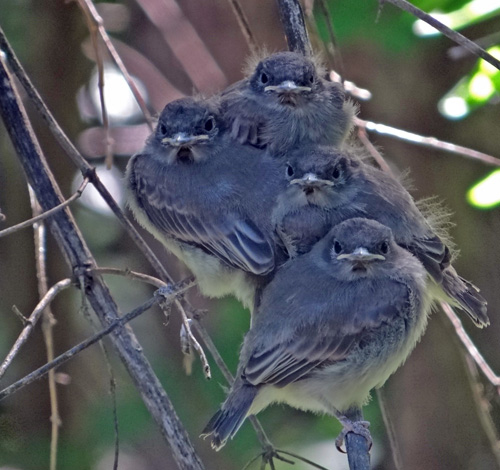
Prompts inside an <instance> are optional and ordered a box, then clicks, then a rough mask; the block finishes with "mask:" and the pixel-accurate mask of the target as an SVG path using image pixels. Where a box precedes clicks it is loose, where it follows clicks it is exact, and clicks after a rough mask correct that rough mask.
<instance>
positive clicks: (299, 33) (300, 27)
mask: <svg viewBox="0 0 500 470" xmlns="http://www.w3.org/2000/svg"><path fill="white" fill-rule="evenodd" d="M277 2H278V9H279V12H280V20H281V24H282V25H283V29H284V30H285V34H286V39H287V41H288V49H290V50H291V51H295V52H300V53H301V54H304V55H307V56H310V55H312V48H311V42H310V41H309V35H308V34H307V29H306V23H305V21H304V14H303V12H302V7H301V6H300V2H299V0H277Z"/></svg>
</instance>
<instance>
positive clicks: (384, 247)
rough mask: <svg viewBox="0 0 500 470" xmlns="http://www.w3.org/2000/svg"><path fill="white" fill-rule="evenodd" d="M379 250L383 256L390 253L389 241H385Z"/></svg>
mask: <svg viewBox="0 0 500 470" xmlns="http://www.w3.org/2000/svg"><path fill="white" fill-rule="evenodd" d="M378 249H379V251H380V253H382V254H383V255H386V254H387V253H389V243H387V241H383V242H382V243H381V244H380V245H379V248H378Z"/></svg>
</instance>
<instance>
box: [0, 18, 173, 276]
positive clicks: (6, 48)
mask: <svg viewBox="0 0 500 470" xmlns="http://www.w3.org/2000/svg"><path fill="white" fill-rule="evenodd" d="M0 50H2V51H3V52H4V53H5V56H6V58H7V61H8V63H9V65H10V67H11V69H12V71H13V72H14V74H15V75H16V77H17V79H18V80H19V82H20V83H21V85H22V86H23V88H24V90H25V91H26V93H27V95H28V96H29V98H30V99H31V102H32V104H33V105H34V106H35V109H36V110H37V111H38V112H39V113H40V115H41V116H42V118H43V119H44V120H45V122H46V123H47V125H48V127H49V129H50V131H51V132H52V134H53V135H54V137H55V138H56V140H57V141H58V142H59V145H60V146H61V147H62V148H63V150H64V151H65V152H66V154H67V155H68V157H69V158H70V159H71V160H72V162H73V163H74V164H75V165H76V167H77V168H79V169H80V171H81V173H82V175H83V177H84V178H86V177H88V179H89V181H90V182H91V183H92V184H93V185H94V187H95V189H96V190H97V191H98V192H99V194H100V195H101V197H102V198H103V199H104V201H105V202H106V204H108V206H109V208H110V209H111V210H112V211H113V213H114V214H115V216H116V217H117V219H118V220H119V221H120V223H121V224H122V226H123V228H124V229H125V231H126V232H127V233H128V234H129V236H130V238H131V239H132V240H133V241H134V242H135V244H136V245H137V246H138V247H139V249H140V250H141V252H142V253H143V254H144V256H145V258H146V259H147V260H148V262H149V264H150V265H151V266H152V267H153V269H154V270H155V271H156V272H157V273H158V274H159V275H160V277H161V278H162V279H163V280H164V281H166V282H173V280H172V278H171V277H170V276H169V274H168V272H167V271H166V270H165V268H164V267H163V265H162V264H161V263H160V261H159V260H158V258H157V257H156V255H155V254H154V253H153V251H152V250H151V248H150V247H149V246H148V245H147V244H146V242H145V241H144V239H143V238H142V237H141V236H140V235H139V232H138V231H137V230H136V229H135V227H134V226H133V225H132V223H131V222H130V220H129V219H128V218H127V217H125V214H124V213H123V211H122V210H121V209H120V206H119V205H118V204H117V203H116V201H115V200H114V199H113V196H111V194H110V192H109V190H108V188H106V186H104V185H103V184H102V181H101V180H100V179H99V177H98V176H97V173H96V171H95V168H94V167H92V166H91V165H89V163H88V162H87V161H86V160H85V158H83V156H82V155H81V154H80V152H78V150H77V149H76V147H75V146H74V145H73V142H71V140H69V138H68V136H67V135H66V134H65V133H64V132H63V130H62V129H61V127H60V126H59V124H58V123H57V121H56V120H55V119H54V116H53V115H52V113H51V112H50V111H49V109H48V108H47V106H46V105H45V103H44V101H43V100H42V98H41V96H40V94H39V93H38V91H37V90H36V88H35V87H34V86H33V83H32V82H31V80H30V79H29V77H28V76H27V75H26V72H25V71H24V69H23V67H22V65H21V63H20V62H19V60H18V59H17V57H16V55H15V54H14V51H13V50H12V48H11V47H10V44H9V42H8V41H7V38H6V37H5V34H4V32H3V30H2V28H0Z"/></svg>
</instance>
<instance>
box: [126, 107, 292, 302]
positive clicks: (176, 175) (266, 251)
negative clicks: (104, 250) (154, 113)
mask: <svg viewBox="0 0 500 470" xmlns="http://www.w3.org/2000/svg"><path fill="white" fill-rule="evenodd" d="M126 181H127V186H128V189H129V195H130V196H129V200H128V202H129V206H130V208H131V209H132V212H133V213H134V215H135V217H136V219H137V220H138V221H139V223H140V224H141V225H142V226H143V227H144V228H146V229H147V230H148V231H150V232H151V233H152V234H153V235H154V236H155V237H156V238H157V239H158V240H159V241H161V242H162V243H163V244H164V245H165V246H166V247H167V249H168V250H169V251H170V252H172V253H173V254H174V255H175V256H176V257H177V258H179V259H180V260H182V261H183V262H184V263H185V264H186V265H187V266H188V268H189V269H190V270H191V271H192V272H193V274H194V275H195V276H196V279H197V281H198V285H199V287H200V290H201V292H202V293H203V294H204V295H206V296H209V297H222V296H224V295H228V294H234V295H235V296H236V297H237V298H238V299H239V300H241V301H242V302H243V304H244V305H245V306H247V307H250V308H252V306H253V302H254V294H255V290H256V288H257V286H258V285H259V284H260V283H261V282H262V280H263V279H265V278H266V276H267V275H269V274H270V273H272V272H273V270H274V268H275V265H276V259H275V247H274V239H273V230H272V226H271V219H270V214H271V210H272V207H273V205H274V203H275V199H276V197H277V194H278V193H279V191H280V188H281V189H282V188H283V187H284V186H285V185H286V178H285V174H284V172H283V169H282V167H281V165H279V163H278V162H277V161H276V159H273V158H271V157H269V156H268V155H267V153H266V152H264V151H262V150H258V149H255V148H253V147H250V146H242V145H239V144H238V143H236V142H234V141H233V140H232V139H231V138H230V136H229V133H228V132H227V131H226V128H225V125H224V122H223V121H222V118H221V115H220V111H219V107H218V103H217V102H216V101H215V100H213V99H211V100H204V99H197V98H183V99H179V100H176V101H173V102H171V103H169V104H168V105H167V106H166V107H165V109H164V110H163V111H162V113H161V115H160V117H159V120H158V124H157V126H156V129H155V131H154V132H153V133H152V135H151V136H150V137H149V138H148V140H147V141H146V145H145V147H144V150H143V151H142V152H141V153H139V154H137V155H134V156H133V157H132V158H131V159H130V161H129V163H128V166H127V173H126Z"/></svg>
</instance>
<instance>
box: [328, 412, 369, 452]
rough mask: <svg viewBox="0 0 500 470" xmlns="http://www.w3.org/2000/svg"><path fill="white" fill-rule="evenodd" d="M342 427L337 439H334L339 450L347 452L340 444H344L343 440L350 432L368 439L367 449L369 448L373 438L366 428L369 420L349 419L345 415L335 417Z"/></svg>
mask: <svg viewBox="0 0 500 470" xmlns="http://www.w3.org/2000/svg"><path fill="white" fill-rule="evenodd" d="M337 418H338V420H339V421H340V423H341V424H342V426H343V428H342V431H341V432H340V434H339V435H338V437H337V439H335V446H336V447H337V450H338V451H339V452H342V453H343V454H345V453H347V452H346V451H344V450H343V449H342V445H343V444H344V440H345V438H346V436H347V434H349V433H350V432H352V433H354V434H357V435H359V436H363V437H364V438H365V439H366V440H367V441H368V449H371V447H372V444H373V440H372V436H371V434H370V431H369V430H368V428H369V427H370V422H369V421H351V420H350V419H348V418H346V417H345V416H340V417H337Z"/></svg>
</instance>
